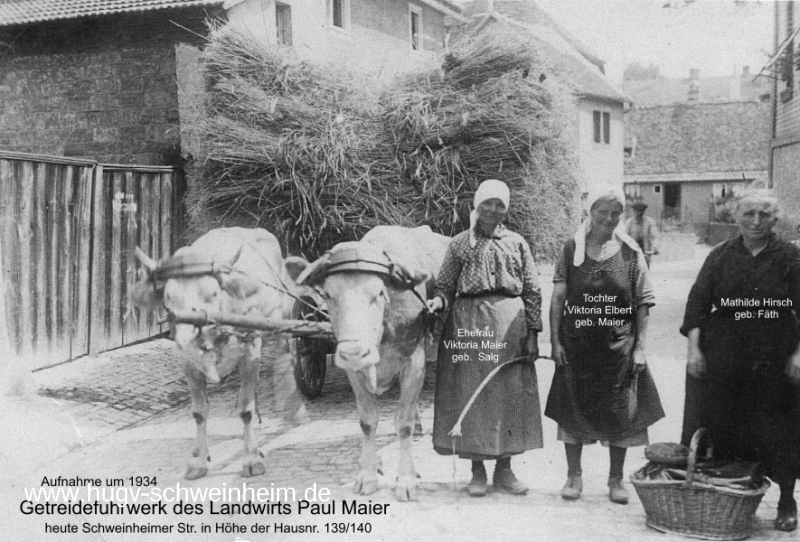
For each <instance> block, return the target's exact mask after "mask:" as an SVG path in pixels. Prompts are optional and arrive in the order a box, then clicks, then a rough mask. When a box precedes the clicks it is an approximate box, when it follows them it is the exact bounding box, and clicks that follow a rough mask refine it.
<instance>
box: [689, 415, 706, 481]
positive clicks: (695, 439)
mask: <svg viewBox="0 0 800 542" xmlns="http://www.w3.org/2000/svg"><path fill="white" fill-rule="evenodd" d="M705 434H706V428H705V427H701V428H700V429H698V430H697V431H695V432H694V435H692V442H691V444H689V459H688V464H687V465H686V483H685V484H684V486H686V487H688V486H690V485H692V482H693V481H694V475H695V466H696V465H697V452H698V448H699V447H700V439H702V438H703V436H704V435H705Z"/></svg>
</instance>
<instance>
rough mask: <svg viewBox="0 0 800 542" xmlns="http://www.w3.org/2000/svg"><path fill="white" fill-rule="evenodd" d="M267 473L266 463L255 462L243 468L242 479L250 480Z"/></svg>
mask: <svg viewBox="0 0 800 542" xmlns="http://www.w3.org/2000/svg"><path fill="white" fill-rule="evenodd" d="M265 472H266V469H264V463H262V462H261V461H255V462H253V463H250V464H249V465H243V466H242V472H241V475H242V478H250V477H251V476H260V475H262V474H264V473H265Z"/></svg>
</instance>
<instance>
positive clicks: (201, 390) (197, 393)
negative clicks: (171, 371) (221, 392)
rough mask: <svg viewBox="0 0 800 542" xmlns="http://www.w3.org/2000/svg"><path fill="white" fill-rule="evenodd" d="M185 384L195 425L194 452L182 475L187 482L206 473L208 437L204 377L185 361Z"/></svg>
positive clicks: (208, 459)
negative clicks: (187, 386)
mask: <svg viewBox="0 0 800 542" xmlns="http://www.w3.org/2000/svg"><path fill="white" fill-rule="evenodd" d="M184 372H185V373H186V382H187V383H188V384H189V393H190V395H191V396H192V416H193V417H194V421H195V424H196V425H197V433H196V436H195V442H194V450H192V458H191V459H189V467H188V468H187V469H186V474H185V475H184V476H185V478H186V479H187V480H196V479H197V478H202V477H203V476H205V475H206V474H207V473H208V462H209V461H211V457H210V456H209V455H208V435H207V433H206V422H207V421H208V395H207V394H206V376H205V375H204V374H203V373H202V372H200V371H198V370H197V368H196V367H195V366H194V364H193V363H192V362H191V361H190V360H187V361H186V363H185V364H184Z"/></svg>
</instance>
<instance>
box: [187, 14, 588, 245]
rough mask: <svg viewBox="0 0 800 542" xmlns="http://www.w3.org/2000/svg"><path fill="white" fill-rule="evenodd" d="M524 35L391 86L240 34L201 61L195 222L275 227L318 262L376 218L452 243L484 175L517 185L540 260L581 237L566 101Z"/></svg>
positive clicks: (514, 210) (520, 211)
mask: <svg viewBox="0 0 800 542" xmlns="http://www.w3.org/2000/svg"><path fill="white" fill-rule="evenodd" d="M543 69H544V68H543V67H541V65H540V63H539V62H538V60H537V58H536V56H535V54H534V52H533V50H532V48H531V47H530V45H529V44H527V43H525V42H524V41H517V40H514V39H508V38H507V37H503V38H502V39H500V38H497V37H495V38H480V39H477V40H473V41H465V42H462V43H461V44H458V45H457V46H455V47H454V48H453V49H452V51H451V52H450V53H449V54H448V55H447V56H446V59H445V64H444V65H443V67H442V68H440V69H436V70H432V71H430V72H428V73H424V74H414V75H412V76H407V77H405V78H403V79H397V80H395V81H393V82H392V83H391V84H389V85H385V84H383V85H381V84H378V82H377V81H367V80H366V79H365V78H364V77H357V76H355V75H354V74H350V73H346V72H344V71H343V70H341V69H339V68H337V69H332V68H325V67H318V66H314V65H312V64H309V63H307V62H301V61H298V60H297V59H296V58H295V57H294V56H293V54H292V52H291V50H286V49H283V48H265V47H263V46H260V45H258V44H256V43H254V42H252V41H251V40H249V39H247V37H245V36H242V35H240V34H237V33H236V32H233V31H230V30H223V29H217V30H215V31H214V32H212V36H211V40H210V43H209V45H208V47H207V49H206V52H205V70H206V72H205V75H206V83H207V88H206V91H207V92H206V104H205V115H203V116H202V117H201V119H200V120H198V121H197V122H196V123H194V124H193V125H192V126H190V127H189V129H190V131H191V133H192V134H193V138H194V140H195V141H196V142H198V143H199V145H198V148H199V149H200V154H201V156H199V157H198V158H199V160H198V163H199V164H200V165H201V167H198V168H196V170H195V171H196V172H197V175H196V177H195V178H194V179H191V183H190V194H189V209H190V217H191V223H190V226H191V227H192V229H193V230H194V231H195V232H199V231H204V230H206V229H208V228H210V227H216V226H220V225H245V226H250V227H256V226H260V227H265V228H267V229H269V230H270V231H272V232H274V233H275V234H276V235H278V237H279V238H281V239H282V240H283V241H284V243H285V245H286V246H287V247H289V249H290V250H292V251H294V252H298V251H299V252H302V253H304V254H305V255H306V256H308V257H313V256H316V255H318V254H319V253H321V252H322V251H324V250H327V249H329V248H330V247H331V246H333V245H334V244H336V243H337V242H340V241H345V240H353V239H358V238H360V237H361V236H362V235H363V234H364V233H365V232H366V231H368V230H369V229H370V228H372V227H373V226H375V225H378V224H396V225H402V226H419V225H423V224H427V225H429V226H431V227H432V228H433V230H434V231H438V232H441V233H444V234H445V235H453V234H455V233H457V232H459V231H461V230H463V229H465V228H466V227H467V224H468V214H469V208H470V205H471V200H472V194H473V192H474V190H475V189H476V188H477V185H478V184H479V183H480V181H482V180H485V179H488V178H497V179H502V180H504V181H506V182H507V183H509V185H510V186H511V188H512V205H511V213H510V215H509V219H508V222H509V227H510V228H512V229H514V230H516V231H518V232H520V233H521V234H523V235H524V236H525V237H526V238H527V239H528V241H529V242H530V243H531V246H532V247H533V248H534V252H535V253H536V254H537V255H538V256H540V257H550V256H552V255H553V253H554V251H555V247H556V243H557V241H558V240H559V239H562V238H563V237H564V235H565V232H567V231H568V229H569V228H570V224H571V222H572V220H573V217H572V216H571V214H570V210H571V209H572V205H571V204H572V202H573V197H574V194H575V181H574V168H573V164H574V151H573V150H572V149H571V146H570V144H569V139H568V137H567V133H566V131H567V130H568V129H569V126H570V119H571V118H572V117H571V115H572V112H571V110H570V107H571V106H570V103H571V101H570V99H569V92H568V91H567V90H566V89H564V88H563V87H561V86H559V85H558V84H557V83H556V82H555V81H553V80H551V79H552V78H548V80H547V81H545V83H544V84H542V83H540V81H539V74H540V73H542V71H543Z"/></svg>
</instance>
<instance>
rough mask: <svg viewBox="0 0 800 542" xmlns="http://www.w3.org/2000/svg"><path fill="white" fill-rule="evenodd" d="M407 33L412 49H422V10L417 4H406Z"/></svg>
mask: <svg viewBox="0 0 800 542" xmlns="http://www.w3.org/2000/svg"><path fill="white" fill-rule="evenodd" d="M408 16H409V19H408V34H409V39H410V40H411V50H412V51H422V10H421V9H419V8H418V7H417V6H412V5H409V6H408Z"/></svg>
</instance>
